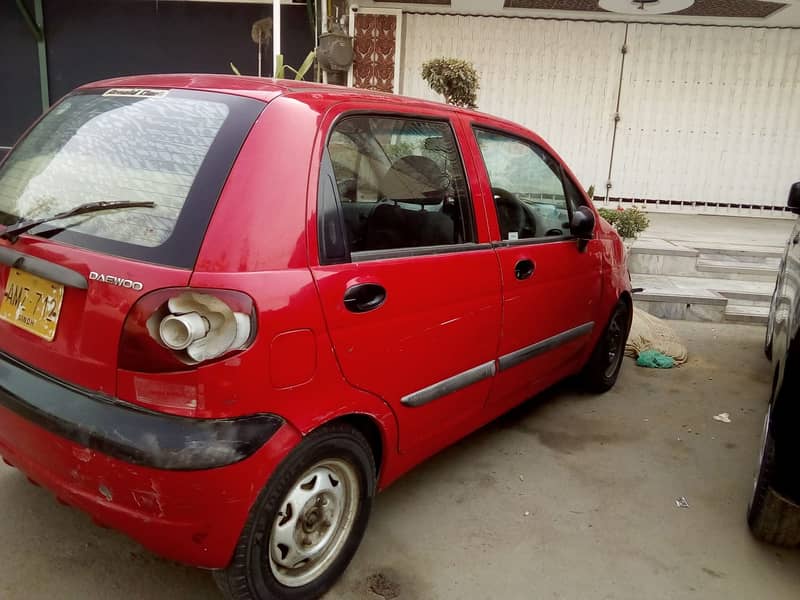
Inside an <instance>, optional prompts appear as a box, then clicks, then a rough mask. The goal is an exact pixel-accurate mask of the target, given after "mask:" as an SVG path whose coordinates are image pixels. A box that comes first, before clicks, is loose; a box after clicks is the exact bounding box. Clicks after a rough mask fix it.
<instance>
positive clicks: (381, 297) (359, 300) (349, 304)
mask: <svg viewBox="0 0 800 600" xmlns="http://www.w3.org/2000/svg"><path fill="white" fill-rule="evenodd" d="M385 301H386V289H385V288H384V287H383V286H382V285H378V284H377V283H360V284H358V285H354V286H352V287H350V288H347V291H346V292H345V294H344V307H345V308H346V309H347V310H349V311H350V312H354V313H365V312H369V311H371V310H375V309H376V308H380V307H381V306H383V303H384V302H385Z"/></svg>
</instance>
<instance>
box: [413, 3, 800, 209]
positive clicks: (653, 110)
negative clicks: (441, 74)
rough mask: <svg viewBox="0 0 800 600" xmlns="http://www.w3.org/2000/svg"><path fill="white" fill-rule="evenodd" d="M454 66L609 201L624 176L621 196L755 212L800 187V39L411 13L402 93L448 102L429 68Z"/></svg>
mask: <svg viewBox="0 0 800 600" xmlns="http://www.w3.org/2000/svg"><path fill="white" fill-rule="evenodd" d="M626 38H627V42H626ZM623 46H626V48H627V54H625V56H624V69H623V53H622V48H623ZM440 56H454V57H458V58H463V59H466V60H469V61H471V62H473V63H474V64H475V67H476V68H477V70H478V72H479V73H480V76H481V90H480V93H479V95H478V105H479V106H480V108H481V110H484V111H486V112H489V113H492V114H496V115H499V116H502V117H506V118H509V119H511V120H514V121H517V122H519V123H522V124H524V125H526V126H528V127H529V128H531V129H533V130H534V131H536V132H537V133H540V134H541V135H542V136H543V137H544V138H545V139H546V140H548V142H550V143H551V144H552V145H553V146H554V147H555V148H556V150H557V151H558V152H559V153H560V154H561V155H562V156H563V157H564V159H565V160H566V161H567V162H568V163H569V164H570V166H572V168H573V169H574V170H575V172H576V174H577V176H578V177H579V179H580V180H581V182H582V183H583V184H584V185H585V186H589V185H591V184H594V185H595V186H596V188H597V194H598V195H602V194H603V193H604V192H605V189H604V188H605V186H606V183H607V182H609V174H610V183H611V188H610V190H609V195H610V196H611V197H613V198H621V199H623V200H625V201H630V200H636V201H639V202H642V201H647V202H649V203H651V205H652V204H653V203H656V204H657V205H667V206H671V208H673V209H674V208H682V209H688V210H700V211H705V210H712V211H714V212H733V213H740V214H741V213H744V214H750V213H751V210H750V207H754V208H756V209H758V210H759V212H761V211H763V210H764V209H770V208H772V207H783V206H784V204H785V200H786V194H787V192H788V189H789V185H790V184H791V182H793V181H796V180H798V179H800V31H799V30H786V29H784V30H778V29H764V28H745V27H711V26H685V25H681V26H678V25H654V24H630V25H626V24H624V23H607V22H606V23H601V22H592V21H559V20H545V19H513V18H503V17H470V16H453V15H429V14H428V15H424V14H407V15H406V16H405V44H404V52H403V59H402V65H401V84H400V85H401V91H402V93H404V94H406V95H409V96H416V97H421V98H428V99H439V98H437V96H436V95H435V94H434V93H433V92H432V91H431V90H430V89H429V88H428V86H427V84H426V83H425V82H424V81H423V80H422V78H421V76H420V69H421V66H422V63H423V62H424V61H425V60H427V59H429V58H434V57H440ZM618 102H619V118H620V121H619V123H618V124H617V131H616V138H615V136H614V130H615V122H614V121H615V115H616V114H617V103H618ZM612 149H613V166H612ZM610 167H611V168H610Z"/></svg>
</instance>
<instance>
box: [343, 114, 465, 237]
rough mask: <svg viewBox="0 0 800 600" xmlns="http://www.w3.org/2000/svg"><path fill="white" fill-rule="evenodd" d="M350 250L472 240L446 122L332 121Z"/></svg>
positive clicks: (357, 118) (462, 178)
mask: <svg viewBox="0 0 800 600" xmlns="http://www.w3.org/2000/svg"><path fill="white" fill-rule="evenodd" d="M328 155H329V156H330V160H331V164H332V167H333V172H334V176H335V179H336V189H337V191H338V195H339V199H340V201H341V207H342V217H343V219H344V223H345V230H346V233H345V236H346V239H347V243H348V248H349V250H350V252H362V251H375V250H394V249H403V248H422V247H434V246H446V245H455V244H463V243H470V242H474V241H475V231H474V217H473V210H472V201H471V199H470V195H469V190H468V186H467V182H466V177H465V175H464V167H463V164H462V161H461V155H460V154H459V151H458V147H457V145H456V140H455V137H454V135H453V131H452V129H451V127H450V125H449V123H445V122H440V121H427V120H420V119H406V118H400V117H388V116H353V117H348V118H345V119H343V120H342V121H340V122H339V123H338V124H337V125H336V127H335V129H334V131H333V132H332V133H331V136H330V138H329V141H328Z"/></svg>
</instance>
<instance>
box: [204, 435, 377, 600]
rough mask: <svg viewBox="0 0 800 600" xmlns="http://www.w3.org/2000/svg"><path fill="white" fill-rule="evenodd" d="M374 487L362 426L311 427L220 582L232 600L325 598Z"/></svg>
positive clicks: (358, 532) (359, 531)
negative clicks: (314, 428) (315, 428)
mask: <svg viewBox="0 0 800 600" xmlns="http://www.w3.org/2000/svg"><path fill="white" fill-rule="evenodd" d="M374 494H375V463H374V459H373V456H372V452H371V450H370V447H369V444H368V443H367V441H366V440H365V439H364V436H363V435H361V433H359V432H358V431H357V430H356V429H354V428H352V427H350V426H348V425H346V424H334V425H330V426H326V427H323V428H321V429H319V430H318V431H316V432H314V433H312V434H310V435H309V436H308V437H307V438H306V439H305V440H303V442H302V443H301V444H300V445H299V446H298V447H297V448H296V449H295V450H294V451H293V452H292V453H291V454H290V455H289V456H288V457H287V458H286V460H284V462H283V463H282V464H281V465H280V466H279V467H278V469H277V470H276V471H275V473H274V474H273V476H272V478H271V479H270V481H269V483H268V484H267V486H266V487H265V489H264V490H263V491H262V493H261V495H260V496H259V498H258V500H257V501H256V504H255V506H254V508H253V510H252V511H251V514H250V518H249V520H248V522H247V524H246V526H245V528H244V531H243V532H242V535H241V537H240V539H239V542H238V545H237V547H236V550H235V552H234V557H233V560H232V561H231V564H230V565H229V566H228V568H227V569H225V570H222V571H217V572H216V573H215V578H216V580H217V584H218V585H219V587H220V589H221V590H222V592H223V593H224V594H225V596H226V598H228V599H229V600H301V599H302V600H307V599H308V600H311V599H313V598H319V597H320V596H322V595H323V594H324V593H325V592H326V591H327V590H328V589H329V588H330V587H331V586H332V585H333V583H334V582H335V581H336V579H337V578H338V577H339V575H341V573H342V572H343V571H344V570H345V568H346V567H347V565H348V564H349V562H350V560H351V559H352V558H353V555H354V554H355V552H356V549H357V548H358V545H359V543H360V542H361V538H362V537H363V534H364V530H365V529H366V526H367V521H368V519H369V513H370V509H371V506H372V498H373V496H374Z"/></svg>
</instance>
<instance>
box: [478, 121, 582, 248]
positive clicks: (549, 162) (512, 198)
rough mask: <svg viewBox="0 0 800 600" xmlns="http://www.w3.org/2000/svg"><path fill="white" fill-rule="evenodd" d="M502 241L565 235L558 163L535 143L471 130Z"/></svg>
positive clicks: (565, 209)
mask: <svg viewBox="0 0 800 600" xmlns="http://www.w3.org/2000/svg"><path fill="white" fill-rule="evenodd" d="M475 136H476V138H477V140H478V146H479V147H480V150H481V154H482V156H483V161H484V164H485V165H486V172H487V174H488V175H489V181H490V183H491V186H492V195H493V197H494V204H495V209H496V211H497V220H498V223H499V225H500V234H501V236H502V239H503V240H506V241H516V240H525V239H538V238H547V237H560V236H566V235H570V230H569V218H570V217H569V208H568V205H567V198H566V196H565V194H564V185H563V183H562V180H561V168H560V167H559V165H558V163H557V162H556V161H555V159H553V158H552V157H551V156H550V155H549V154H547V153H546V152H545V151H544V150H542V149H541V148H539V147H538V146H536V145H534V144H532V143H530V142H527V141H523V140H520V139H518V138H515V137H511V136H508V135H504V134H501V133H497V132H494V131H488V130H483V129H476V130H475Z"/></svg>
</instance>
